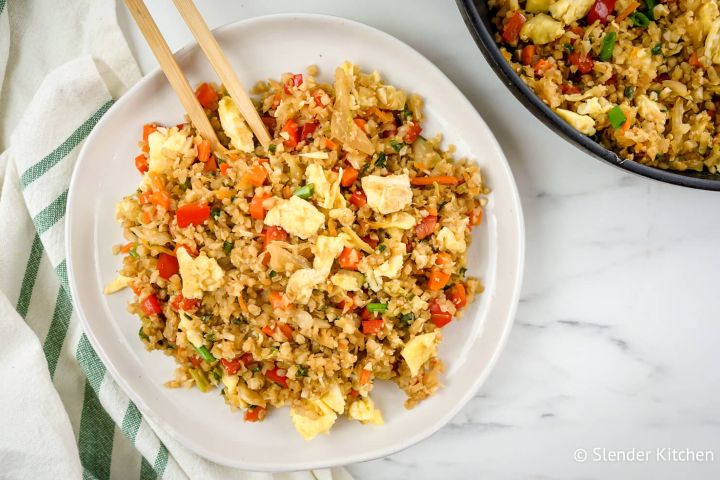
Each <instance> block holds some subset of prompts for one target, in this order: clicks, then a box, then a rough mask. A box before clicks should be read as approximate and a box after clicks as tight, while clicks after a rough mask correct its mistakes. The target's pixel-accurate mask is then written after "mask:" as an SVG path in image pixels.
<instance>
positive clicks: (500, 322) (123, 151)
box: [66, 15, 524, 471]
mask: <svg viewBox="0 0 720 480" xmlns="http://www.w3.org/2000/svg"><path fill="white" fill-rule="evenodd" d="M215 34H216V36H217V39H218V41H219V42H220V45H221V46H222V48H223V50H224V51H225V52H226V54H227V55H228V57H229V59H230V61H231V62H232V63H233V65H234V66H235V67H236V68H237V71H238V72H239V74H240V79H241V81H242V82H243V83H244V84H245V85H246V86H251V85H253V84H254V82H255V81H257V80H260V79H266V78H269V77H273V78H277V77H278V76H279V75H280V74H282V73H283V72H289V71H292V72H302V71H304V69H305V67H306V66H308V65H310V64H316V65H318V66H319V67H320V72H321V78H322V79H325V80H330V79H331V78H332V75H333V72H334V69H335V67H336V66H337V65H339V64H340V63H342V62H343V61H344V60H350V61H352V62H354V63H357V64H359V65H360V66H361V67H362V68H363V69H365V70H371V69H377V70H378V71H379V72H380V73H381V74H382V75H383V77H384V78H385V79H386V80H387V81H388V82H389V83H391V84H392V85H396V86H398V87H401V88H403V89H406V90H409V91H413V92H417V93H419V94H421V95H422V96H423V97H424V98H425V101H426V108H425V112H426V115H427V117H428V122H427V125H426V126H425V127H424V131H425V132H426V133H427V134H429V135H432V134H434V133H436V132H442V133H443V134H444V135H445V139H446V141H447V143H452V144H454V145H456V146H457V149H458V152H459V154H461V155H467V156H469V157H471V158H473V159H476V160H477V162H478V163H479V164H480V166H481V167H482V169H483V171H484V173H485V175H486V176H487V180H488V182H489V184H490V186H491V188H492V189H493V193H492V195H491V197H490V202H489V204H488V207H487V209H486V211H485V218H484V221H483V225H482V227H480V228H477V229H475V234H474V235H475V236H474V239H473V244H472V248H471V252H470V257H469V258H470V263H471V265H470V273H471V274H473V275H477V276H479V277H480V278H482V280H483V282H484V283H485V285H486V287H487V289H486V291H485V293H483V294H482V295H480V296H479V298H478V301H477V302H475V303H474V304H473V305H472V306H470V307H469V310H468V312H466V314H465V315H464V317H463V319H462V320H461V321H455V322H453V323H451V324H450V325H449V326H448V327H446V328H445V329H444V331H443V333H444V336H445V339H444V341H443V343H442V345H441V348H440V355H441V357H442V359H443V360H444V361H445V363H446V364H447V371H446V373H445V375H444V377H443V383H444V384H445V386H444V388H442V389H441V390H440V391H439V392H438V393H437V394H436V395H435V396H434V397H432V398H430V399H428V400H426V401H424V402H423V403H421V404H420V405H419V406H417V407H416V408H414V409H412V410H405V409H404V407H403V401H404V394H403V392H401V391H400V390H399V389H398V388H397V387H396V386H395V385H394V384H392V383H390V382H380V383H382V384H378V385H377V386H376V388H375V390H374V393H373V398H374V399H375V401H376V402H377V404H378V405H379V407H380V408H381V409H382V412H383V415H384V417H385V422H386V423H385V425H384V426H382V427H378V426H366V425H361V424H359V423H358V422H350V421H347V420H340V421H338V422H337V424H336V425H335V426H334V427H333V429H332V432H331V434H330V435H327V436H321V437H318V438H316V439H315V440H313V441H312V442H305V441H304V440H303V439H302V438H301V437H300V435H299V434H297V432H295V430H294V428H293V426H292V424H291V422H290V418H289V414H288V410H287V409H281V410H273V411H271V414H270V415H269V416H268V418H267V419H266V420H265V421H264V422H262V423H257V424H253V423H244V422H243V419H242V414H238V413H232V412H230V410H229V408H228V407H227V406H226V405H225V404H224V402H223V400H222V397H221V396H220V395H218V394H217V392H215V393H208V394H202V393H200V392H199V391H198V390H197V389H193V390H190V391H187V390H171V389H167V388H165V387H163V383H164V382H165V381H167V380H168V379H170V378H171V377H172V375H173V370H174V363H173V361H172V360H171V359H170V358H169V357H166V356H165V355H163V354H162V353H161V352H147V351H146V350H145V348H144V347H143V345H142V343H141V342H140V340H139V339H138V337H137V331H138V328H139V325H140V323H139V320H138V319H137V318H135V317H133V316H131V315H130V314H129V313H127V310H126V305H127V302H128V300H129V299H130V298H131V294H132V293H131V292H129V291H126V292H125V293H124V294H123V293H120V294H115V295H112V296H109V297H108V296H105V295H103V293H102V291H103V286H104V285H105V284H107V282H108V281H110V280H111V279H112V278H114V277H115V275H116V272H117V270H118V268H119V266H120V258H119V257H115V256H113V255H112V252H111V246H112V245H113V244H117V243H121V242H122V237H121V231H120V228H119V226H118V225H117V224H116V223H115V221H114V216H115V214H114V211H115V208H114V207H115V203H116V202H117V201H118V200H119V199H120V198H122V197H123V196H125V195H128V194H129V193H131V192H132V191H133V190H134V189H135V188H136V187H137V185H138V183H139V180H140V177H139V176H138V174H137V172H136V170H135V167H134V165H133V158H134V157H135V156H136V155H137V153H138V148H137V139H138V137H139V136H140V131H141V129H142V124H143V123H146V122H149V121H156V122H159V123H161V124H168V125H174V124H176V123H179V122H180V121H181V119H182V118H183V111H182V109H181V106H180V104H179V102H178V100H177V99H176V98H175V96H174V94H173V92H172V90H171V89H170V87H169V85H168V84H167V82H166V80H165V77H164V76H163V74H162V73H161V72H160V71H155V72H153V73H152V74H150V75H148V76H147V77H145V78H144V79H143V80H142V81H140V82H139V83H138V84H137V85H135V87H133V88H132V89H131V90H130V91H129V92H128V93H127V94H126V95H125V96H123V97H122V98H121V99H120V100H119V101H118V102H117V103H116V104H115V105H114V106H113V107H112V108H111V109H110V111H109V112H108V113H107V114H106V115H105V116H104V117H103V119H102V120H101V122H100V123H99V124H98V125H97V127H96V128H95V130H94V131H93V132H92V134H91V135H90V137H89V138H88V140H87V142H86V143H85V146H84V147H83V149H82V152H81V153H80V158H79V160H78V164H77V167H76V168H75V173H74V175H73V178H72V183H71V185H70V194H69V197H68V214H67V232H66V234H67V248H68V252H67V259H68V265H69V274H70V287H71V289H72V294H73V298H74V299H75V304H76V306H77V308H78V312H79V314H80V318H81V319H82V322H83V327H84V329H85V332H86V333H87V335H88V337H89V339H90V341H91V343H92V345H93V347H95V350H96V351H97V353H98V354H99V355H100V358H101V359H102V360H103V362H104V363H105V364H106V365H107V367H108V370H109V371H110V373H111V374H112V376H113V377H114V378H115V380H116V381H117V382H118V383H119V384H120V385H121V386H122V388H123V389H124V390H125V391H126V392H127V393H128V395H129V396H130V397H131V398H132V400H133V401H134V402H135V403H136V404H137V406H138V407H139V408H140V410H141V411H142V412H143V414H145V415H147V416H148V417H150V418H151V419H152V420H154V421H155V423H157V424H158V425H160V426H161V427H162V428H164V429H165V430H166V431H168V432H170V433H171V434H172V435H173V436H174V437H175V438H177V439H178V440H179V441H180V442H181V443H183V444H184V445H185V446H187V447H188V448H190V449H192V450H194V451H195V452H197V453H198V454H200V455H202V456H204V457H206V458H208V459H210V460H214V461H216V462H219V463H222V464H226V465H230V466H235V467H240V468H243V469H248V470H270V471H287V470H304V469H309V468H319V467H326V466H334V465H342V464H348V463H353V462H359V461H364V460H369V459H373V458H377V457H382V456H386V455H389V454H391V453H393V452H396V451H398V450H401V449H403V448H406V447H408V446H410V445H412V444H414V443H416V442H418V441H420V440H422V439H424V438H426V437H428V436H429V435H431V434H432V433H434V432H435V431H437V430H438V429H439V428H440V427H442V426H443V425H445V423H447V422H448V421H449V420H450V419H451V418H452V417H453V416H454V415H455V414H456V413H457V412H458V411H459V410H460V409H461V408H462V407H463V405H465V403H466V402H467V401H468V400H469V399H470V398H471V397H472V396H473V395H474V394H475V392H476V391H477V389H478V388H479V386H480V385H481V383H482V382H483V381H484V380H485V378H486V377H487V376H488V374H489V372H490V370H491V368H492V366H493V365H494V363H495V361H496V359H497V358H498V355H499V353H500V350H501V348H502V346H503V344H504V341H505V338H506V337H507V335H508V332H509V331H510V326H511V324H512V321H513V317H514V314H515V309H516V306H517V301H518V293H519V289H520V283H521V277H522V267H523V260H524V227H523V220H522V212H521V207H520V200H519V198H518V193H517V189H516V186H515V182H514V180H513V177H512V174H511V172H510V168H509V167H508V164H507V161H506V159H505V157H504V155H503V153H502V151H501V149H500V146H499V145H498V143H497V141H496V140H495V138H494V137H493V135H492V133H491V132H490V130H489V129H488V127H487V125H486V124H485V122H484V121H483V120H482V118H480V116H479V115H478V113H477V112H476V111H475V109H474V108H473V106H472V105H471V104H470V103H469V102H468V101H467V100H466V99H465V97H464V96H463V95H462V94H461V93H460V91H459V90H458V89H457V88H456V87H455V86H454V85H453V84H452V83H451V82H450V80H448V78H447V77H445V75H443V73H442V72H441V71H440V70H439V69H438V68H437V67H435V66H434V65H433V64H432V63H430V62H429V61H428V60H427V59H425V58H424V57H423V56H421V55H420V54H419V53H417V52H416V51H415V50H413V49H412V48H410V47H409V46H407V45H405V44H404V43H402V42H400V41H399V40H397V39H395V38H393V37H391V36H389V35H387V34H385V33H383V32H380V31H378V30H375V29H373V28H370V27H368V26H366V25H362V24H359V23H355V22H351V21H349V20H345V19H341V18H335V17H327V16H319V15H275V16H269V17H260V18H254V19H251V20H247V21H243V22H239V23H235V24H232V25H227V26H225V27H222V28H220V29H218V30H216V31H215ZM177 58H178V61H179V63H180V66H181V67H182V70H183V71H184V72H185V74H186V75H187V77H188V79H189V80H190V83H191V84H193V85H195V84H197V83H199V82H201V81H208V80H209V81H214V80H215V79H216V76H215V75H214V74H213V72H212V70H211V69H210V67H209V65H208V63H207V61H206V60H205V59H204V58H203V56H202V53H201V52H200V50H199V49H198V48H197V47H196V46H195V45H192V46H189V47H186V48H184V49H182V50H181V51H180V52H179V53H178V54H177Z"/></svg>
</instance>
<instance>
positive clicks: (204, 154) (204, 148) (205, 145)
mask: <svg viewBox="0 0 720 480" xmlns="http://www.w3.org/2000/svg"><path fill="white" fill-rule="evenodd" d="M197 154H198V155H197V156H198V160H200V161H201V162H203V163H205V162H207V161H208V160H210V142H208V141H207V140H203V141H202V142H200V143H199V144H198V146H197Z"/></svg>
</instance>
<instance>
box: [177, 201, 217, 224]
mask: <svg viewBox="0 0 720 480" xmlns="http://www.w3.org/2000/svg"><path fill="white" fill-rule="evenodd" d="M175 216H176V218H177V223H178V227H180V228H185V227H187V226H188V225H202V224H203V222H205V220H207V219H208V218H210V207H209V206H208V205H205V204H203V203H186V204H185V205H183V206H182V207H179V208H178V209H177V212H176V214H175Z"/></svg>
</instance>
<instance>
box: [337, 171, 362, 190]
mask: <svg viewBox="0 0 720 480" xmlns="http://www.w3.org/2000/svg"><path fill="white" fill-rule="evenodd" d="M358 175H360V172H358V171H357V170H355V169H354V168H353V167H347V168H345V169H344V170H343V174H342V179H341V180H340V185H342V186H343V187H349V186H350V185H352V184H353V183H355V180H357V179H358Z"/></svg>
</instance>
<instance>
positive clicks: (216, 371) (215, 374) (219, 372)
mask: <svg viewBox="0 0 720 480" xmlns="http://www.w3.org/2000/svg"><path fill="white" fill-rule="evenodd" d="M212 376H213V378H214V379H215V381H216V382H219V381H220V380H221V379H222V369H221V368H220V366H219V365H217V366H216V367H215V368H213V369H212Z"/></svg>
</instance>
